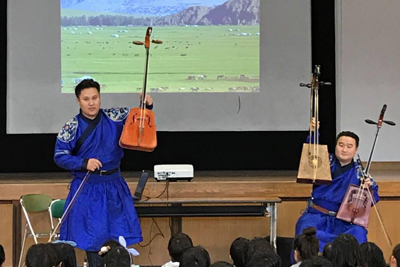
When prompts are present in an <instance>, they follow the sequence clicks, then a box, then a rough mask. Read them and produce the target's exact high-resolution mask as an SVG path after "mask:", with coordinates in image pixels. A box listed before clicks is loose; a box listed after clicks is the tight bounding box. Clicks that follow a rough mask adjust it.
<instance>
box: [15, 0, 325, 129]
mask: <svg viewBox="0 0 400 267" xmlns="http://www.w3.org/2000/svg"><path fill="white" fill-rule="evenodd" d="M62 2H64V1H62ZM68 2H70V3H71V2H74V1H65V2H64V4H66V3H68ZM75 2H79V3H80V5H78V7H80V8H82V9H84V8H85V5H86V3H85V2H90V1H75ZM106 2H108V1H99V2H98V3H99V4H100V3H103V4H104V3H106ZM114 2H115V1H114ZM119 2H121V1H119ZM122 2H124V1H122ZM126 2H129V1H126ZM130 2H132V1H130ZM142 2H143V1H139V0H138V1H134V3H138V4H139V3H142ZM144 2H147V1H144ZM153 2H163V3H164V5H166V6H168V5H170V8H169V9H171V10H172V9H173V8H172V7H174V6H176V5H177V3H186V5H187V9H184V10H182V9H180V10H175V11H176V12H175V13H173V12H172V13H171V12H169V13H168V12H164V13H163V14H155V15H154V17H153V18H151V19H148V20H147V22H149V25H145V22H146V19H142V22H141V23H142V24H143V25H142V26H138V25H134V24H132V22H131V21H129V22H127V23H125V25H123V23H122V24H121V25H122V26H121V25H118V26H112V27H111V26H109V25H107V26H105V25H103V24H104V23H105V22H104V21H103V22H101V23H102V24H98V25H96V24H94V22H93V21H92V22H91V25H86V24H85V23H87V21H88V19H89V17H90V16H95V15H99V13H98V12H97V13H96V14H94V13H93V12H95V11H93V10H87V13H85V16H86V21H85V22H83V23H82V24H84V25H66V24H64V25H61V24H60V23H61V22H63V20H62V19H60V18H62V15H63V16H64V14H62V13H64V11H65V12H67V11H68V10H63V9H61V8H60V7H62V6H60V2H59V1H49V0H33V1H24V0H13V1H8V5H7V8H8V11H7V27H8V31H7V32H8V34H7V45H8V49H7V133H10V134H16V133H57V132H58V131H59V130H60V128H61V127H62V126H63V124H64V123H65V122H66V121H68V120H69V119H70V118H71V117H73V116H74V115H75V114H77V113H78V111H79V107H78V105H77V102H76V99H75V95H74V93H73V87H74V86H75V85H76V83H78V82H79V81H80V80H81V79H84V78H85V77H89V78H94V79H96V80H98V81H99V83H100V84H101V86H102V88H101V93H102V107H112V106H115V107H121V106H130V107H133V106H138V104H139V96H138V93H137V92H138V90H140V88H141V87H142V86H143V85H142V84H143V76H144V61H145V56H144V54H145V50H144V48H143V47H139V46H134V45H133V44H131V42H132V41H134V40H144V35H145V31H146V27H147V26H153V34H154V38H159V39H165V40H166V41H165V42H164V43H163V44H162V45H158V46H157V45H155V44H152V46H151V48H150V58H149V62H150V67H149V76H148V88H147V89H148V92H149V93H150V94H152V96H153V98H154V102H155V108H154V112H155V114H156V123H157V127H158V130H160V131H276V130H278V131H292V130H305V129H307V126H308V116H309V114H308V107H309V92H308V90H307V89H304V88H300V87H299V86H298V85H299V83H300V82H309V80H310V72H311V68H310V66H311V21H310V2H309V0H300V1H299V0H290V1H275V0H266V1H261V0H229V1H221V0H209V1H202V5H204V6H202V7H198V6H196V4H194V3H191V2H193V1H176V0H175V1H153ZM110 3H113V1H110ZM143 5H144V4H143ZM257 5H258V6H259V19H258V20H259V21H258V24H257V21H256V20H257V19H255V20H253V21H252V22H249V21H250V19H245V18H243V17H240V19H238V17H236V19H232V18H234V16H233V15H232V14H233V13H234V12H236V13H235V14H236V15H237V14H249V13H251V12H253V14H254V7H256V6H257ZM74 8H77V7H76V6H75V7H74ZM128 9H129V8H128ZM131 9H132V10H133V7H132V8H131ZM167 9H168V8H166V9H165V10H167ZM169 9H168V10H169ZM190 9H195V10H197V11H198V10H201V11H202V12H204V14H203V16H202V17H201V18H197V20H195V21H193V22H191V21H190V20H188V19H187V20H186V21H185V22H184V23H181V24H179V25H178V24H177V23H175V24H174V23H173V21H175V20H174V19H173V18H175V17H174V16H178V17H179V14H178V15H176V14H177V13H179V12H183V11H185V12H189V11H190ZM61 10H63V11H62V12H61ZM132 10H131V12H136V11H132ZM137 10H142V11H143V8H141V9H140V8H138V9H137ZM228 11H231V12H233V11H234V12H233V13H232V14H230V13H227V12H228ZM75 12H78V11H76V10H75ZM137 12H138V11H137ZM218 12H220V13H218ZM224 12H225V13H224ZM66 14H67V13H66ZM77 14H79V13H77ZM174 14H175V15H174ZM181 14H182V13H181ZM196 14H198V13H196ZM216 14H217V15H216ZM218 14H224V15H223V19H218V18H220V16H219V15H218ZM103 15H104V14H103ZM106 15H110V16H111V15H115V14H114V13H109V14H105V15H104V16H106ZM77 16H83V15H82V14H80V15H77ZM126 16H127V15H126ZM129 16H133V17H134V18H135V19H136V20H139V18H140V17H143V14H141V15H140V14H139V15H138V14H130V15H129ZM65 17H66V16H64V19H65ZM182 18H186V16H181V19H182ZM135 19H133V20H132V21H135ZM171 21H172V22H171ZM210 21H213V22H212V23H211V22H210ZM65 22H66V21H65V20H64V23H65ZM162 24H164V25H162ZM185 31H187V32H189V31H191V32H193V31H196V34H187V35H185V34H183V32H185ZM72 32H74V33H72ZM100 32H102V34H103V35H100V34H99V33H100ZM78 35H80V36H78ZM112 35H114V36H112ZM117 35H118V36H117ZM96 36H98V38H97V39H96ZM105 36H107V38H105ZM68 38H69V39H68ZM77 38H79V39H77ZM251 40H253V41H251ZM254 40H257V42H254ZM67 41H68V43H67ZM63 42H65V43H63ZM76 42H78V43H76ZM85 42H86V43H85ZM78 44H79V47H78ZM120 44H121V45H122V44H123V47H124V48H126V51H124V50H123V49H121V47H122V46H121V47H119V45H120ZM156 46H157V48H156ZM82 47H85V49H83V50H79V51H80V52H79V53H81V57H80V56H77V54H76V52H74V49H75V50H76V49H81V48H82ZM101 49H103V50H101ZM112 49H115V50H114V51H113V50H112ZM174 49H175V50H174ZM103 51H104V52H103ZM195 51H196V52H195ZM168 53H174V54H168ZM114 54H115V55H114ZM193 54H194V56H193ZM222 54H224V55H225V58H223V59H220V58H217V57H218V56H219V55H222ZM90 56H93V58H92V59H89V60H88V58H89V57H90ZM95 56H96V57H95ZM113 57H115V58H114V60H113ZM84 58H85V59H84ZM249 58H251V59H252V60H254V58H257V61H249ZM68 60H69V61H68ZM226 60H229V61H228V62H225V61H226ZM224 62H225V63H224ZM71 63H73V64H74V67H73V68H72V67H71V66H72V65H71ZM183 63H185V64H186V63H187V64H188V65H183ZM223 63H224V64H223ZM99 66H102V69H101V70H97V68H99ZM117 66H122V67H120V68H119V69H116V67H117ZM217 66H218V68H217ZM69 68H71V70H69ZM322 71H323V70H322ZM108 72H110V73H114V74H117V75H116V76H115V77H114V78H113V79H108V77H107V75H104V73H105V74H109V73H108ZM99 73H102V75H99ZM177 73H178V74H177ZM161 74H162V75H161ZM174 75H175V76H174ZM173 79H175V80H173ZM176 79H177V80H179V79H180V80H179V81H178V82H176Z"/></svg>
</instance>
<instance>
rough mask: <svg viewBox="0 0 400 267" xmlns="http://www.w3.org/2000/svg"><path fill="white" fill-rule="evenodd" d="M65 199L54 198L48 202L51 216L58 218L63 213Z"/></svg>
mask: <svg viewBox="0 0 400 267" xmlns="http://www.w3.org/2000/svg"><path fill="white" fill-rule="evenodd" d="M64 206H65V199H56V200H54V201H53V202H51V204H50V211H51V216H52V217H53V218H56V219H59V218H61V217H62V215H63V213H64Z"/></svg>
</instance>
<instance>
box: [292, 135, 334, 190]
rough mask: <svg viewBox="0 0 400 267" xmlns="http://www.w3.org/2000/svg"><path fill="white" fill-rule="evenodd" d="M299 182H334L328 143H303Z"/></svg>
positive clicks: (322, 183) (325, 183)
mask: <svg viewBox="0 0 400 267" xmlns="http://www.w3.org/2000/svg"><path fill="white" fill-rule="evenodd" d="M297 182H298V183H306V184H319V185H327V184H330V183H331V182H332V177H331V169H330V164H329V154H328V147H327V146H326V145H319V144H318V145H317V144H309V143H304V144H303V150H302V153H301V159H300V166H299V171H298V174H297Z"/></svg>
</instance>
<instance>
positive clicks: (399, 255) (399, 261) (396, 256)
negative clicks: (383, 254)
mask: <svg viewBox="0 0 400 267" xmlns="http://www.w3.org/2000/svg"><path fill="white" fill-rule="evenodd" d="M389 266H390V267H400V244H397V245H396V246H395V247H394V249H393V252H392V256H390V260H389Z"/></svg>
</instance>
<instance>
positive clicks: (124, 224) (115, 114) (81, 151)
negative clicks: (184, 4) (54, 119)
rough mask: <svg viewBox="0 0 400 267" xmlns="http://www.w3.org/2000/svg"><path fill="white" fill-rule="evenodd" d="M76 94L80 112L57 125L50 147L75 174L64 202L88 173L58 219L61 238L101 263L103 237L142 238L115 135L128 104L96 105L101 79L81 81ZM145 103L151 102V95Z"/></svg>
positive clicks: (135, 240)
mask: <svg viewBox="0 0 400 267" xmlns="http://www.w3.org/2000/svg"><path fill="white" fill-rule="evenodd" d="M75 95H76V100H77V102H78V104H79V106H80V112H79V114H78V115H76V116H75V117H73V118H72V119H71V120H70V121H68V122H67V123H66V124H65V125H64V127H63V128H62V129H61V131H60V133H59V134H58V136H57V141H56V146H55V152H54V161H55V162H56V164H57V165H58V166H60V167H61V168H64V169H67V170H70V171H72V173H73V176H74V178H73V180H72V182H71V186H70V192H69V194H68V197H67V200H66V206H67V205H68V204H69V203H70V202H71V199H72V197H73V196H74V194H75V192H76V191H77V189H78V187H79V185H80V184H81V182H82V180H83V178H84V177H85V175H86V173H87V172H88V171H90V172H91V174H90V176H89V179H88V180H87V183H86V184H85V186H84V187H83V189H82V191H81V193H80V194H79V196H78V197H77V199H76V202H75V203H74V205H73V207H72V209H71V211H70V213H69V215H68V216H67V218H66V220H65V222H64V223H63V224H62V225H61V233H60V239H63V240H71V241H75V242H76V243H77V247H79V248H80V249H82V250H86V252H87V258H88V262H89V265H90V266H91V267H100V262H101V257H100V256H99V255H98V251H99V250H100V248H101V245H102V244H103V243H104V242H106V241H107V240H109V239H114V240H118V237H119V236H124V238H125V239H126V243H127V245H133V244H136V243H139V242H141V241H142V240H143V238H142V231H141V228H140V223H139V219H138V216H137V214H136V210H135V207H134V205H133V199H132V195H131V193H130V191H129V188H128V186H127V184H126V182H125V180H124V179H123V178H122V177H121V174H120V169H119V165H120V162H121V159H122V157H123V155H124V152H123V149H122V148H121V147H120V146H119V138H120V135H121V132H122V128H123V126H124V123H125V120H126V118H127V116H128V113H129V108H109V109H100V103H101V97H100V85H99V84H98V83H97V82H96V81H94V80H92V79H86V80H83V81H81V82H80V83H79V84H78V85H77V86H76V88H75ZM146 108H148V109H152V108H153V99H152V98H151V96H150V95H147V96H146Z"/></svg>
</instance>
